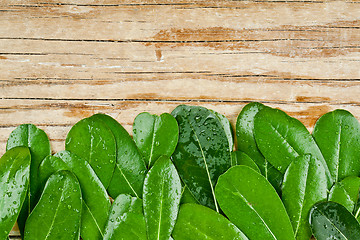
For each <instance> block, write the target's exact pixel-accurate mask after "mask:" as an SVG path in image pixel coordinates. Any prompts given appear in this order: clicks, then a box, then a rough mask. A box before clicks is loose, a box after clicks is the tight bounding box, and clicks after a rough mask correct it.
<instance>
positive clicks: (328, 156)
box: [313, 109, 360, 182]
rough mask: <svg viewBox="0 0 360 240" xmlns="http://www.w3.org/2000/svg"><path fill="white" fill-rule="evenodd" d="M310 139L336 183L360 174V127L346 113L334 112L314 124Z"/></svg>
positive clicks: (356, 121)
mask: <svg viewBox="0 0 360 240" xmlns="http://www.w3.org/2000/svg"><path fill="white" fill-rule="evenodd" d="M313 136H314V139H315V141H316V143H317V144H318V146H319V148H320V150H321V152H322V154H323V155H324V158H325V160H326V163H327V165H328V167H329V170H330V173H331V176H332V178H333V179H334V181H335V182H338V181H341V180H342V179H344V178H345V177H348V176H359V174H360V161H359V159H360V124H359V121H358V120H357V119H356V118H355V117H354V116H353V115H352V114H351V113H349V112H348V111H345V110H340V109H338V110H335V111H333V112H329V113H327V114H325V115H323V116H322V117H321V118H319V120H318V121H317V122H316V124H315V127H314V131H313Z"/></svg>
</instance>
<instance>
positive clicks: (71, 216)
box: [24, 171, 81, 240]
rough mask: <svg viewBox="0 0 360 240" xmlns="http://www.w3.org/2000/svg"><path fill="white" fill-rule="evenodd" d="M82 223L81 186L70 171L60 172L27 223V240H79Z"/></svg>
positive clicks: (50, 182)
mask: <svg viewBox="0 0 360 240" xmlns="http://www.w3.org/2000/svg"><path fill="white" fill-rule="evenodd" d="M80 219H81V190H80V185H79V182H78V181H77V179H76V177H75V176H74V175H73V174H72V173H71V172H69V171H59V172H56V173H54V174H53V175H51V176H50V177H49V180H48V181H47V182H46V185H45V188H44V191H43V193H42V195H41V197H40V200H39V202H38V204H37V205H36V206H35V208H34V210H33V211H32V212H31V214H30V215H29V218H28V220H27V221H26V226H25V238H24V239H25V240H32V239H34V240H35V239H36V240H42V239H44V240H51V239H54V240H58V239H79V237H80V236H79V228H80Z"/></svg>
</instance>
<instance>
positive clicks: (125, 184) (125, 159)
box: [91, 114, 146, 199]
mask: <svg viewBox="0 0 360 240" xmlns="http://www.w3.org/2000/svg"><path fill="white" fill-rule="evenodd" d="M91 118H92V119H98V120H101V121H103V123H105V124H106V125H107V126H108V128H109V129H110V130H111V132H112V133H113V135H114V137H115V142H116V164H115V170H114V174H113V177H112V179H111V182H110V185H109V187H108V189H107V190H108V192H109V195H110V196H111V197H112V198H114V199H115V198H116V197H117V196H118V195H119V194H130V195H131V196H134V197H141V196H142V189H143V184H144V179H145V174H146V167H145V163H144V161H143V159H142V156H141V154H140V152H139V150H138V149H137V147H136V145H135V142H134V141H133V140H132V138H131V136H130V135H129V133H128V132H127V131H126V130H125V129H124V128H123V127H122V126H121V124H120V123H118V122H117V121H116V120H115V119H113V118H112V117H110V116H108V115H105V114H95V115H93V116H92V117H91Z"/></svg>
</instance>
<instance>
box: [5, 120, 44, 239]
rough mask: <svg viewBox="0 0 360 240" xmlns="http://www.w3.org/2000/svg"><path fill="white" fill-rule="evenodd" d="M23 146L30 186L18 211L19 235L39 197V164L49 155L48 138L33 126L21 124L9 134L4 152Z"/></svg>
mask: <svg viewBox="0 0 360 240" xmlns="http://www.w3.org/2000/svg"><path fill="white" fill-rule="evenodd" d="M18 146H24V147H28V148H29V149H30V154H31V164H30V183H29V184H30V186H29V191H28V193H27V195H29V196H28V197H26V198H25V202H24V204H23V207H22V209H21V211H20V215H19V218H18V225H19V230H20V233H21V235H23V233H24V228H25V221H26V219H27V217H28V216H29V214H30V212H31V210H32V209H33V208H34V207H35V205H36V203H37V201H38V200H39V198H40V195H41V186H40V183H39V181H38V168H39V164H40V162H41V161H42V160H43V159H44V157H46V156H47V155H49V154H50V153H51V149H50V142H49V138H48V136H47V135H46V133H45V132H44V131H43V130H41V129H39V128H37V127H36V126H35V125H33V124H22V125H20V126H18V127H17V128H16V129H15V130H14V131H12V132H11V134H10V136H9V139H8V140H7V144H6V150H9V149H12V148H14V147H18Z"/></svg>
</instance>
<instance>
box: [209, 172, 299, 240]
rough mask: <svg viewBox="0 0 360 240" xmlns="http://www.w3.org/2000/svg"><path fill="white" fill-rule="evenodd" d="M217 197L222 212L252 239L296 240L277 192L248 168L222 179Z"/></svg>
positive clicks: (222, 176) (264, 179)
mask: <svg viewBox="0 0 360 240" xmlns="http://www.w3.org/2000/svg"><path fill="white" fill-rule="evenodd" d="M215 193H216V196H217V199H218V201H219V205H220V207H221V210H223V211H224V213H225V214H226V216H227V217H228V218H229V220H230V221H231V222H232V223H234V224H235V225H236V226H237V227H238V228H239V229H240V230H241V231H242V232H243V233H244V234H245V235H246V236H247V237H248V238H249V239H262V240H267V239H273V240H291V239H295V238H294V233H293V230H292V227H291V223H290V219H289V217H288V215H287V213H286V210H285V207H284V205H283V204H282V202H281V200H280V198H279V196H278V194H277V193H276V191H275V189H274V188H273V187H272V186H271V184H270V183H269V182H268V181H267V180H266V178H265V177H263V176H262V175H261V174H259V173H257V172H256V171H254V170H253V169H251V168H249V167H248V166H235V167H232V168H230V169H229V170H228V171H227V172H226V173H224V174H223V175H221V176H220V177H219V181H218V183H217V185H216V188H215Z"/></svg>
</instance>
